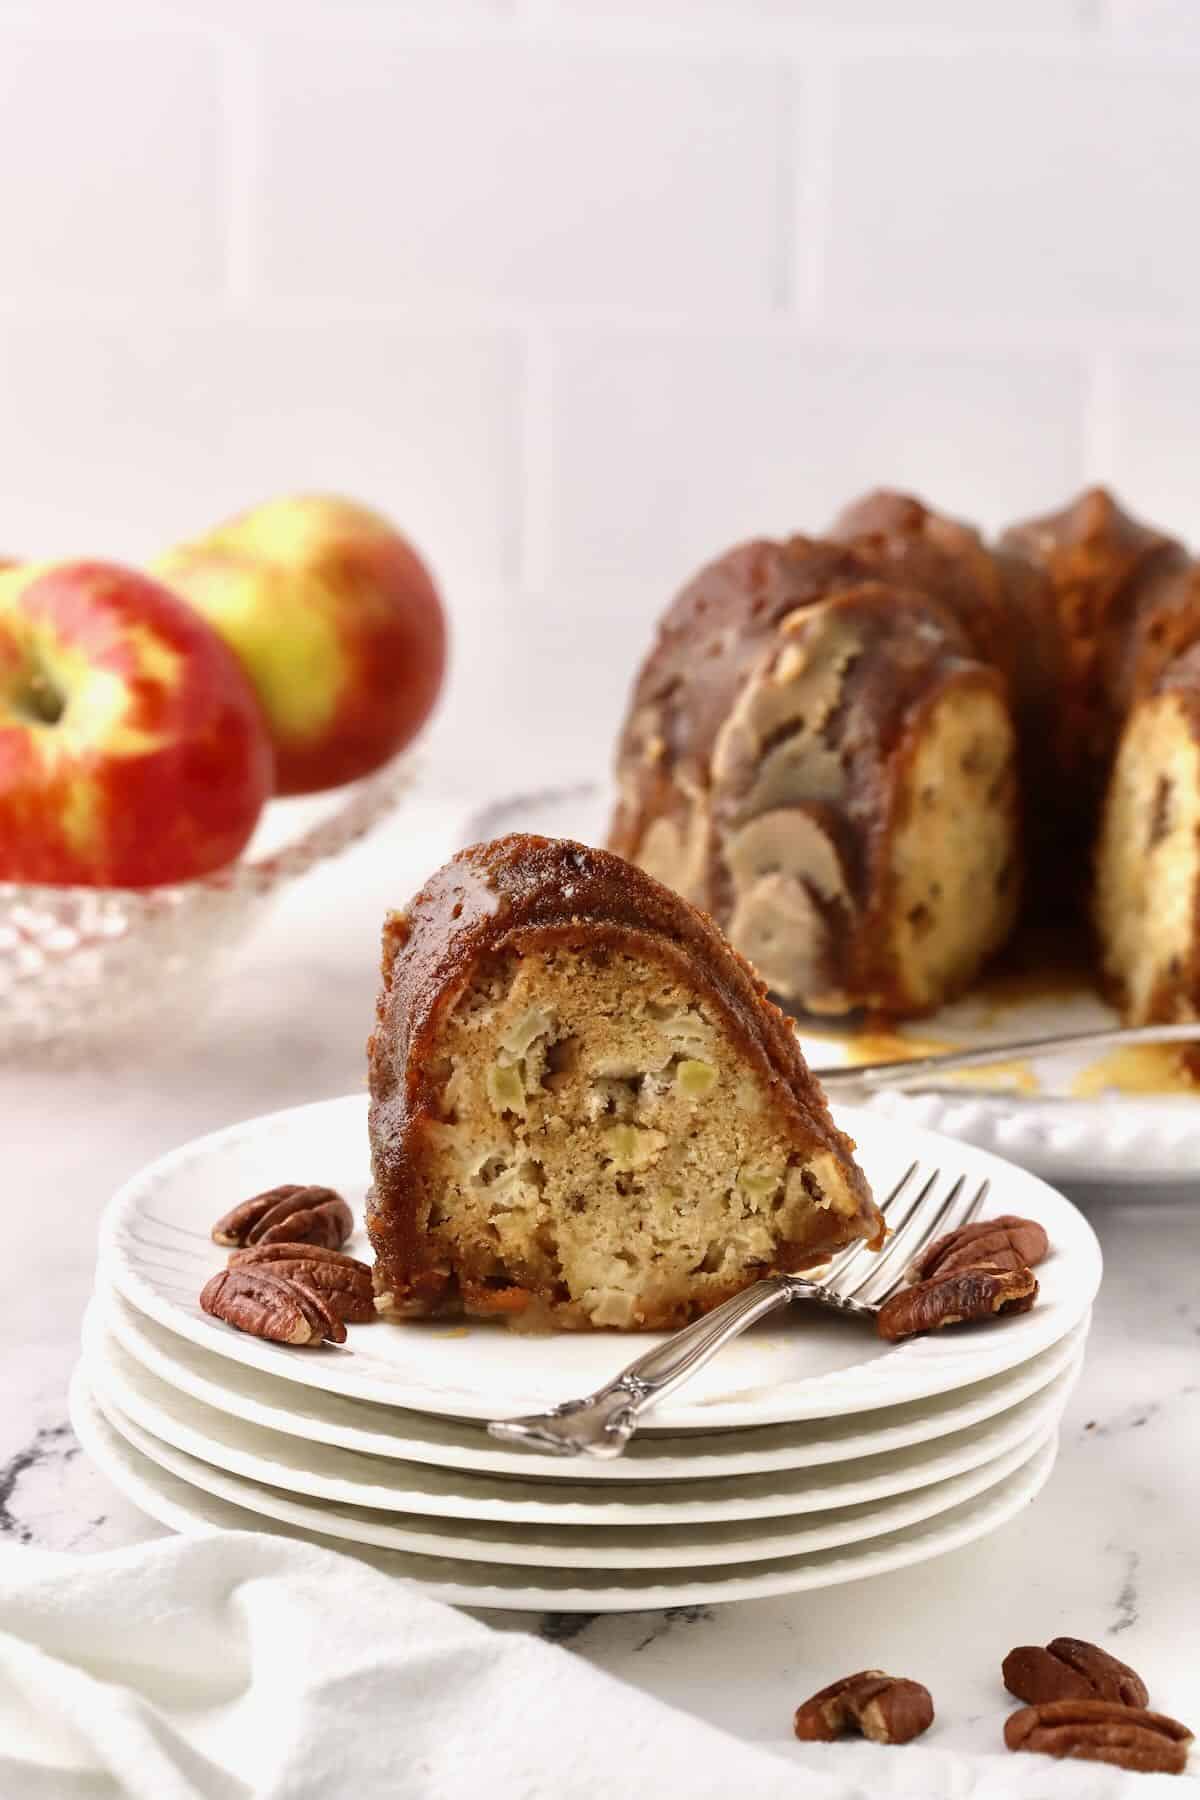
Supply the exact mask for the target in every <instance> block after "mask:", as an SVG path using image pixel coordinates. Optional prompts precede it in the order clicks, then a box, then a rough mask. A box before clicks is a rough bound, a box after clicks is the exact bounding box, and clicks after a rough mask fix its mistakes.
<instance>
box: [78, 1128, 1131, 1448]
mask: <svg viewBox="0 0 1200 1800" xmlns="http://www.w3.org/2000/svg"><path fill="white" fill-rule="evenodd" d="M841 1117H842V1121H843V1123H844V1124H845V1125H846V1126H847V1128H848V1129H849V1130H851V1132H852V1133H853V1134H854V1136H855V1137H856V1138H857V1139H858V1142H859V1153H860V1158H861V1161H862V1164H863V1167H864V1168H865V1170H866V1172H867V1175H868V1177H869V1178H870V1180H871V1182H872V1185H873V1186H874V1188H875V1190H876V1192H878V1193H880V1194H883V1193H886V1192H887V1191H888V1190H889V1189H890V1188H891V1187H892V1186H893V1185H894V1184H895V1182H896V1181H897V1180H898V1179H899V1178H900V1176H901V1175H902V1174H903V1172H904V1170H905V1169H906V1168H907V1167H908V1165H909V1164H910V1163H911V1162H913V1161H914V1160H917V1161H919V1162H920V1163H922V1164H923V1165H924V1166H925V1167H927V1168H929V1169H935V1168H940V1169H941V1170H942V1171H943V1177H944V1179H945V1180H946V1181H947V1182H949V1181H950V1180H951V1179H953V1178H955V1177H957V1176H958V1175H960V1174H961V1175H963V1176H964V1177H965V1179H966V1181H967V1183H968V1184H969V1185H974V1184H977V1183H978V1182H980V1181H982V1180H984V1179H985V1178H986V1179H988V1180H990V1181H991V1183H992V1193H991V1198H990V1201H989V1209H990V1210H994V1211H995V1212H998V1213H999V1212H1010V1213H1021V1214H1024V1215H1025V1216H1027V1217H1030V1218H1035V1219H1038V1220H1040V1221H1041V1223H1042V1224H1043V1225H1044V1226H1045V1228H1046V1230H1047V1232H1048V1234H1049V1238H1050V1242H1051V1245H1052V1247H1053V1249H1052V1254H1051V1255H1050V1256H1049V1257H1048V1258H1047V1260H1046V1261H1045V1262H1044V1263H1043V1264H1042V1265H1041V1266H1040V1267H1039V1269H1038V1277H1039V1280H1040V1282H1041V1290H1042V1291H1041V1297H1040V1298H1039V1300H1038V1303H1037V1305H1036V1306H1035V1307H1034V1308H1033V1310H1032V1311H1031V1312H1028V1313H1023V1314H1019V1315H1016V1316H1010V1317H1007V1318H1001V1319H994V1320H990V1321H988V1322H987V1323H986V1324H985V1325H981V1326H977V1327H972V1326H965V1327H960V1328H958V1329H956V1330H954V1331H944V1332H935V1333H933V1334H931V1335H929V1336H927V1337H922V1338H913V1339H909V1340H908V1341H906V1342H904V1343H901V1344H885V1343H883V1342H882V1341H881V1340H880V1339H879V1338H877V1337H875V1336H874V1335H873V1334H872V1333H871V1332H870V1330H869V1329H868V1328H866V1327H864V1326H862V1325H860V1324H858V1323H857V1322H852V1321H850V1320H848V1319H846V1318H842V1317H837V1316H833V1315H830V1314H828V1313H823V1312H819V1311H818V1310H817V1309H815V1308H811V1307H807V1308H793V1309H792V1310H791V1311H789V1312H787V1313H783V1314H776V1315H775V1316H774V1317H773V1318H772V1319H771V1320H769V1321H767V1322H765V1323H764V1324H763V1325H762V1326H760V1327H757V1328H755V1329H754V1330H752V1331H750V1332H748V1333H746V1334H745V1335H744V1336H743V1337H741V1338H739V1339H738V1340H737V1341H736V1342H734V1343H733V1344H731V1345H729V1346H728V1348H727V1349H726V1350H724V1351H723V1352H722V1353H721V1355H720V1356H719V1357H716V1358H715V1359H714V1360H713V1361H712V1362H711V1363H710V1364H709V1365H708V1366H707V1368H705V1369H703V1370H702V1371H701V1372H700V1374H699V1375H697V1376H696V1377H695V1378H694V1380H693V1381H692V1382H690V1383H689V1384H688V1385H687V1386H686V1387H685V1388H683V1389H681V1390H680V1392H679V1394H678V1395H677V1396H675V1397H672V1398H670V1399H668V1400H667V1401H665V1402H664V1404H663V1405H662V1406H661V1407H660V1408H659V1409H658V1411H657V1412H656V1415H655V1421H656V1425H657V1427H658V1428H659V1429H663V1430H672V1431H713V1430H717V1429H724V1428H734V1427H736V1428H738V1429H741V1428H743V1427H745V1426H752V1425H769V1424H777V1423H780V1422H781V1421H788V1422H794V1421H797V1420H804V1419H817V1418H833V1417H837V1416H844V1415H847V1414H851V1413H856V1412H864V1411H870V1410H872V1409H874V1408H879V1407H896V1406H904V1405H907V1404H909V1403H911V1402H913V1401H917V1400H924V1399H927V1398H928V1397H929V1396H930V1395H933V1394H943V1393H948V1392H950V1391H951V1390H952V1389H956V1388H961V1387H965V1386H967V1385H969V1384H970V1383H973V1382H977V1381H984V1380H987V1379H988V1378H989V1377H991V1376H993V1375H998V1374H1001V1373H1003V1372H1004V1371H1005V1370H1006V1369H1011V1368H1014V1367H1015V1366H1016V1365H1017V1364H1019V1363H1024V1362H1027V1361H1028V1360H1029V1359H1030V1358H1031V1357H1033V1356H1036V1355H1038V1354H1039V1353H1040V1352H1041V1351H1043V1350H1045V1349H1047V1348H1049V1346H1050V1345H1051V1344H1055V1343H1058V1342H1059V1341H1060V1339H1062V1338H1063V1337H1064V1336H1065V1335H1066V1334H1067V1332H1068V1331H1070V1330H1072V1329H1073V1328H1074V1326H1076V1325H1077V1324H1078V1323H1079V1321H1080V1320H1081V1319H1082V1318H1083V1317H1084V1315H1085V1314H1086V1312H1087V1310H1088V1308H1089V1307H1090V1305H1091V1303H1092V1300H1093V1298H1094V1297H1095V1293H1096V1289H1097V1288H1098V1286H1099V1283H1100V1270H1101V1260H1100V1246H1099V1245H1098V1243H1097V1242H1096V1237H1095V1233H1094V1232H1093V1231H1092V1229H1091V1227H1090V1225H1088V1223H1087V1221H1086V1220H1085V1219H1084V1218H1083V1216H1082V1214H1081V1213H1079V1212H1078V1211H1077V1210H1076V1208H1075V1207H1073V1206H1072V1205H1071V1203H1070V1202H1069V1201H1068V1200H1066V1199H1065V1198H1064V1197H1063V1196H1062V1195H1061V1194H1059V1193H1056V1192H1055V1190H1054V1189H1053V1188H1051V1187H1048V1186H1047V1185H1046V1183H1045V1182H1043V1181H1040V1180H1039V1179H1038V1178H1037V1177H1036V1176H1034V1175H1030V1174H1029V1173H1028V1172H1027V1171H1025V1170H1023V1169H1019V1168H1017V1167H1016V1166H1015V1165H1013V1164H1012V1163H1007V1162H1004V1161H1002V1160H1001V1159H1000V1158H998V1157H995V1156H991V1155H988V1154H987V1153H986V1152H984V1151H981V1150H978V1149H975V1148H974V1147H973V1146H971V1145H969V1144H961V1143H956V1142H954V1141H953V1140H951V1139H949V1138H943V1137H939V1136H937V1135H936V1134H934V1133H932V1132H928V1131H923V1130H920V1129H918V1128H916V1127H913V1126H910V1125H908V1124H907V1123H904V1122H900V1123H895V1124H893V1123H891V1122H888V1121H883V1120H880V1119H877V1118H873V1117H871V1116H870V1115H869V1114H868V1113H866V1112H862V1111H859V1112H854V1111H852V1110H851V1109H849V1108H845V1109H843V1111H842V1114H841ZM367 1173H368V1163H367V1122H366V1098H365V1096H363V1095H359V1094H354V1095H349V1096H347V1097H346V1098H344V1099H340V1100H324V1101H319V1102H317V1103H316V1104H314V1105H311V1106H301V1107H294V1108H292V1109H290V1110H289V1111H287V1112H280V1113H271V1114H268V1115H266V1116H265V1117H262V1118H258V1119H251V1120H249V1121H247V1122H246V1123H245V1124H241V1125H235V1126H232V1127H229V1128H227V1129H226V1130H223V1131H218V1132H215V1133H213V1134H212V1135H210V1136H208V1137H203V1138H197V1139H194V1140H193V1141H192V1142H191V1143H189V1144H185V1145H183V1146H182V1148H180V1149H178V1150H174V1151H172V1152H171V1153H170V1154H169V1155H167V1156H164V1157H161V1158H160V1159H159V1160H158V1161H157V1162H155V1163H152V1164H151V1165H150V1166H149V1167H148V1168H147V1169H145V1170H143V1171H142V1173H141V1174H140V1175H137V1176H135V1177H134V1179H133V1180H132V1181H130V1182H128V1183H127V1184H126V1186H125V1187H124V1188H122V1189H121V1191H120V1192H119V1193H118V1194H117V1195H116V1196H115V1197H114V1199H113V1200H112V1201H111V1202H110V1204H109V1206H108V1208H107V1209H106V1212H105V1216H104V1219H103V1222H102V1224H101V1230H100V1266H101V1279H102V1282H107V1283H110V1284H111V1285H112V1286H113V1287H115V1288H116V1289H117V1290H118V1292H119V1293H120V1294H122V1295H123V1296H124V1297H125V1298H126V1299H127V1300H129V1301H131V1302H132V1304H133V1305H134V1306H135V1307H137V1308H138V1310H139V1311H141V1312H143V1313H146V1314H148V1315H149V1316H150V1317H151V1318H152V1319H155V1320H157V1321H158V1322H159V1323H160V1324H162V1325H165V1326H167V1327H168V1329H169V1330H171V1331H174V1332H176V1333H178V1334H179V1335H180V1336H182V1337H185V1338H188V1339H190V1341H191V1342H193V1343H196V1344H199V1345H201V1346H203V1347H204V1348H205V1349H208V1350H211V1351H213V1352H214V1353H216V1354H218V1355H222V1356H226V1357H229V1358H231V1359H232V1360H234V1361H237V1362H241V1363H245V1364H248V1365H249V1366H251V1367H253V1368H257V1369H261V1370H263V1371H264V1372H265V1373H267V1374H271V1375H276V1376H279V1377H281V1378H282V1379H284V1380H286V1381H295V1382H302V1383H309V1384H311V1385H313V1386H315V1387H319V1388H322V1389H324V1390H325V1391H326V1392H328V1393H337V1394H342V1395H346V1396H348V1397H351V1398H354V1399H359V1400H376V1401H384V1402H387V1403H389V1404H391V1405H395V1406H403V1407H408V1408H411V1409H413V1410H415V1411H418V1412H432V1413H439V1414H442V1415H448V1416H452V1417H456V1418H464V1419H489V1418H503V1417H505V1416H506V1415H511V1414H514V1413H525V1412H533V1411H538V1410H541V1409H543V1408H545V1407H548V1406H551V1405H553V1404H555V1403H556V1402H558V1401H561V1400H566V1399H570V1398H571V1397H573V1396H574V1395H578V1394H585V1393H588V1392H590V1391H591V1390H592V1389H594V1388H596V1387H599V1386H601V1385H602V1384H603V1383H604V1382H606V1381H607V1380H609V1379H610V1378H611V1377H612V1375H613V1374H614V1373H615V1372H616V1370H617V1369H618V1368H620V1367H621V1366H622V1365H623V1364H624V1363H625V1362H627V1361H629V1360H630V1359H631V1358H632V1357H634V1356H636V1355H637V1354H639V1353H640V1352H641V1351H644V1350H646V1349H648V1348H649V1347H650V1345H652V1344H655V1343H660V1342H662V1335H661V1334H655V1333H645V1332H643V1333H622V1334H618V1333H610V1332H561V1333H558V1334H556V1335H553V1336H530V1335H527V1334H522V1333H518V1332H512V1331H509V1330H508V1329H507V1328H506V1327H504V1326H503V1325H497V1324H493V1323H490V1322H488V1323H477V1322H474V1321H471V1322H469V1323H468V1324H466V1325H463V1324H459V1323H456V1322H454V1321H436V1320H434V1321H422V1322H415V1323H414V1322H409V1323H404V1324H399V1323H392V1322H389V1321H386V1320H384V1321H377V1322H375V1323H373V1324H370V1325H359V1326H351V1327H350V1330H349V1337H348V1340H347V1343H346V1345H345V1346H344V1347H341V1348H337V1347H335V1346H333V1345H324V1346H321V1347H319V1348H313V1349H306V1350H296V1349H293V1348H290V1347H288V1346H286V1345H281V1344H271V1343H266V1342H264V1341H263V1340H261V1339H258V1338H254V1337H249V1336H247V1335H246V1334H245V1333H243V1332H239V1331H234V1330H233V1329H232V1328H231V1327H229V1326H227V1325H224V1324H222V1323H221V1322H220V1321H219V1320H216V1319H212V1318H210V1317H208V1315H207V1314H205V1313H203V1312H202V1311H201V1310H200V1305H199V1300H198V1295H199V1292H200V1288H201V1286H202V1285H203V1283H204V1281H205V1280H206V1279H207V1278H208V1276H209V1275H211V1274H212V1273H213V1272H214V1271H215V1270H216V1269H218V1268H220V1267H221V1266H222V1264H223V1262H224V1260H225V1259H224V1255H223V1254H222V1252H221V1251H220V1250H219V1249H218V1248H217V1247H216V1246H215V1245H213V1244H212V1242H211V1240H210V1236H209V1233H210V1229H211V1226H212V1224H213V1221H214V1218H215V1217H216V1216H218V1215H219V1214H220V1213H221V1212H222V1211H224V1210H225V1209H226V1208H227V1207H229V1206H231V1205H233V1204H235V1203H236V1202H237V1201H238V1200H240V1199H242V1198H244V1197H245V1196H247V1195H250V1194H254V1193H257V1192H259V1191H260V1190H262V1189H264V1188H268V1187H274V1186H275V1185H276V1184H277V1183H279V1182H284V1181H295V1180H300V1181H305V1182H318V1183H324V1184H328V1185H329V1186H331V1187H334V1188H337V1189H339V1190H340V1191H341V1192H342V1193H343V1194H345V1196H346V1198H347V1200H348V1201H349V1202H350V1204H351V1206H352V1207H353V1208H354V1210H355V1213H356V1216H357V1217H358V1218H361V1216H362V1202H363V1196H364V1193H365V1189H366V1184H367ZM356 1247H357V1248H358V1249H360V1251H361V1252H362V1253H364V1254H369V1252H367V1250H366V1246H365V1242H361V1241H360V1242H359V1243H358V1244H357V1245H355V1244H352V1245H351V1248H356Z"/></svg>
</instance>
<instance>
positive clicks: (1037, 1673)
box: [1000, 1637, 1150, 1706]
mask: <svg viewBox="0 0 1200 1800" xmlns="http://www.w3.org/2000/svg"><path fill="white" fill-rule="evenodd" d="M1000 1673H1001V1675H1002V1676H1003V1678H1004V1685H1005V1687H1006V1688H1007V1689H1008V1691H1009V1693H1010V1694H1015V1695H1016V1697H1017V1699H1018V1700H1024V1701H1025V1702H1026V1703H1027V1704H1028V1705H1030V1706H1038V1705H1040V1704H1041V1703H1042V1702H1043V1701H1047V1700H1115V1701H1116V1702H1117V1703H1118V1704H1119V1705H1121V1706H1146V1705H1148V1703H1149V1700H1150V1695H1149V1692H1148V1691H1147V1688H1146V1684H1145V1682H1144V1681H1143V1680H1142V1678H1141V1676H1140V1675H1139V1674H1138V1672H1137V1670H1136V1669H1131V1668H1130V1667H1129V1664H1128V1663H1123V1662H1118V1661H1117V1658H1116V1657H1115V1656H1110V1655H1109V1653H1108V1651H1107V1650H1101V1648H1100V1646H1099V1645H1098V1644H1089V1643H1087V1642H1085V1640H1084V1639H1083V1638H1072V1637H1056V1638H1051V1640H1050V1642H1049V1643H1048V1644H1047V1645H1046V1646H1045V1647H1044V1648H1043V1647H1042V1646H1040V1645H1038V1644H1018V1645H1017V1647H1016V1649H1015V1650H1010V1651H1009V1653H1008V1655H1007V1656H1006V1657H1005V1659H1004V1662H1003V1663H1002V1664H1001V1669H1000Z"/></svg>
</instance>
